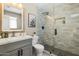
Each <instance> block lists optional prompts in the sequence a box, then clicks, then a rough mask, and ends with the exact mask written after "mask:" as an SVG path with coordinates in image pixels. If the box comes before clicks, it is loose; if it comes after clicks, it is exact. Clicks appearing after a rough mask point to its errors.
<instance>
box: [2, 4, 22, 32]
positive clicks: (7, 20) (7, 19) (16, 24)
mask: <svg viewBox="0 0 79 59" xmlns="http://www.w3.org/2000/svg"><path fill="white" fill-rule="evenodd" d="M2 25H3V30H4V31H23V9H22V8H16V7H14V6H10V5H7V4H4V15H3V20H2Z"/></svg>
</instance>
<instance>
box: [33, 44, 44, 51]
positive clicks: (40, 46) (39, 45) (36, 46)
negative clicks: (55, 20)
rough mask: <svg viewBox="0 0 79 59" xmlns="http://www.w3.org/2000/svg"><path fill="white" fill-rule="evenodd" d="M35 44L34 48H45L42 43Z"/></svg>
mask: <svg viewBox="0 0 79 59" xmlns="http://www.w3.org/2000/svg"><path fill="white" fill-rule="evenodd" d="M33 46H34V48H36V49H39V50H44V46H43V45H41V44H35V45H33Z"/></svg>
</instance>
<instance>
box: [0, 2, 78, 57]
mask: <svg viewBox="0 0 79 59" xmlns="http://www.w3.org/2000/svg"><path fill="white" fill-rule="evenodd" d="M0 10H1V11H0V56H79V40H78V39H79V26H78V25H79V23H78V22H79V11H78V10H79V3H0ZM36 39H37V40H36ZM33 40H36V41H34V42H35V44H34V45H33ZM37 41H38V42H37ZM5 48H6V50H5ZM38 50H39V51H38ZM17 51H18V52H17ZM24 51H25V52H24Z"/></svg>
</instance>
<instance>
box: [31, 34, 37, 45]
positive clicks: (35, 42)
mask: <svg viewBox="0 0 79 59" xmlns="http://www.w3.org/2000/svg"><path fill="white" fill-rule="evenodd" d="M38 39H39V37H38V36H37V35H34V36H33V40H32V44H33V45H35V44H37V43H38Z"/></svg>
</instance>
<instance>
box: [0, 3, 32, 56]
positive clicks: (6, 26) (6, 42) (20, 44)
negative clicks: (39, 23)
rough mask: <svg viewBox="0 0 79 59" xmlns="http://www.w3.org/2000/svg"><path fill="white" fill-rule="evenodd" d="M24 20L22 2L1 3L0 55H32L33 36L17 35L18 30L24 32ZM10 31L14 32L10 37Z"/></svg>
mask: <svg viewBox="0 0 79 59" xmlns="http://www.w3.org/2000/svg"><path fill="white" fill-rule="evenodd" d="M23 22H24V20H23V7H21V4H19V3H18V4H11V3H4V4H2V3H0V36H1V37H0V56H31V55H32V37H31V36H29V35H25V36H21V35H20V36H15V33H17V32H24V23H23ZM9 33H12V36H11V37H8V34H9ZM6 34H7V36H6Z"/></svg>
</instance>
